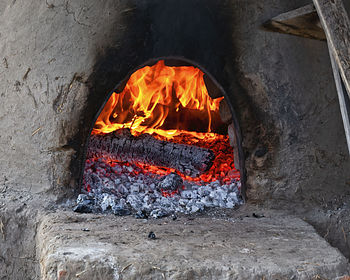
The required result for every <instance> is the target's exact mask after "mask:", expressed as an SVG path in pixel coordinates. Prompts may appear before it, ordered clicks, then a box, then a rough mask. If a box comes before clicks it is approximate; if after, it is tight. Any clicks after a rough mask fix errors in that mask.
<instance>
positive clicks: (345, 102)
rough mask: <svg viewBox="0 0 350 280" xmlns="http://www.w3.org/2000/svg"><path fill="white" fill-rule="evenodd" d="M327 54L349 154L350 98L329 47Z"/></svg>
mask: <svg viewBox="0 0 350 280" xmlns="http://www.w3.org/2000/svg"><path fill="white" fill-rule="evenodd" d="M329 56H330V58H331V63H332V68H333V75H334V81H335V85H336V88H337V93H338V99H339V105H340V112H341V115H342V118H343V123H344V130H345V136H346V141H347V143H348V149H349V154H350V118H349V116H350V114H349V113H350V99H349V97H348V96H347V94H346V93H345V86H344V83H343V81H342V79H341V77H340V75H339V68H338V66H337V64H336V63H335V60H334V57H333V54H332V52H331V50H330V49H329Z"/></svg>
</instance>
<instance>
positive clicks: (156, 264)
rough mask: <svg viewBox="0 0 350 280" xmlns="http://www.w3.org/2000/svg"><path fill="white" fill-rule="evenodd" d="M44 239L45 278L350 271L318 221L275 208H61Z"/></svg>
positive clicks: (320, 275) (317, 275)
mask: <svg viewBox="0 0 350 280" xmlns="http://www.w3.org/2000/svg"><path fill="white" fill-rule="evenodd" d="M254 216H255V217H254ZM150 232H153V233H154V234H155V237H156V238H155V239H150V238H149V236H151V234H150ZM38 240H40V244H38V245H39V252H40V253H39V254H40V260H41V262H40V265H41V277H42V279H61V280H63V279H73V278H75V277H79V279H89V280H91V279H141V278H142V279H249V280H253V279H259V280H260V279H275V280H276V279H281V280H282V279H305V280H306V279H307V280H309V279H340V277H342V276H344V275H346V274H347V273H348V272H349V270H348V269H349V267H348V262H347V260H346V259H345V258H344V257H343V256H342V255H341V254H340V253H339V251H338V250H336V249H334V248H332V247H330V246H329V245H328V244H327V242H325V241H324V240H323V239H322V238H320V237H319V236H318V235H317V234H316V233H315V231H314V229H313V228H312V227H311V226H309V225H307V224H306V223H305V222H303V221H302V220H301V219H299V218H295V217H292V216H287V215H283V216H282V215H278V214H277V213H271V212H270V213H269V214H267V213H265V217H261V216H259V215H258V214H253V217H252V216H250V217H240V216H239V215H238V214H237V215H236V216H231V217H230V218H228V217H226V218H224V217H218V218H214V217H200V216H198V217H192V218H191V219H188V218H185V217H179V218H178V219H177V220H175V221H174V220H172V219H162V220H151V221H147V220H146V221H144V220H136V221H135V220H134V219H129V218H124V217H118V218H117V217H113V216H101V215H91V214H81V215H76V214H73V213H71V212H62V211H59V212H57V213H53V214H49V215H46V217H44V218H43V220H42V223H41V225H40V229H39V233H38Z"/></svg>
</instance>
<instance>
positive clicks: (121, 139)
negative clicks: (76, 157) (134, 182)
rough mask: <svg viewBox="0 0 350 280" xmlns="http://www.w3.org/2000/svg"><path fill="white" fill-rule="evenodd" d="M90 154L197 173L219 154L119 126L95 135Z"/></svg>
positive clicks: (191, 173) (190, 173)
mask: <svg viewBox="0 0 350 280" xmlns="http://www.w3.org/2000/svg"><path fill="white" fill-rule="evenodd" d="M87 157H88V158H101V157H102V158H107V159H111V160H117V161H121V162H129V163H140V162H141V163H145V164H151V165H156V166H163V167H169V168H174V169H176V170H178V171H180V172H181V173H183V174H185V175H187V176H191V177H197V176H199V175H201V174H203V173H204V172H206V171H208V170H209V169H210V167H211V166H212V165H213V161H214V158H215V154H214V152H213V151H211V150H209V149H205V148H201V147H197V146H191V145H185V144H178V143H172V142H167V141H162V140H158V139H155V138H154V137H153V136H151V135H149V134H142V135H140V136H133V135H132V134H131V133H130V130H129V129H119V130H117V131H114V132H113V133H109V134H97V135H91V138H90V145H89V150H88V155H87Z"/></svg>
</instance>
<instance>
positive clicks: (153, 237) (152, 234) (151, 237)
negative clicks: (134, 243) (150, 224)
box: [148, 231, 157, 240]
mask: <svg viewBox="0 0 350 280" xmlns="http://www.w3.org/2000/svg"><path fill="white" fill-rule="evenodd" d="M148 238H149V239H153V240H154V239H156V238H157V237H156V235H155V234H154V232H153V231H150V233H149V234H148Z"/></svg>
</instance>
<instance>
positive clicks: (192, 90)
mask: <svg viewBox="0 0 350 280" xmlns="http://www.w3.org/2000/svg"><path fill="white" fill-rule="evenodd" d="M203 75H204V73H203V72H202V71H201V70H200V69H198V68H195V67H189V66H182V67H169V66H166V65H165V64H164V61H162V60H160V61H159V62H158V63H156V64H155V65H153V66H146V67H143V68H141V69H139V70H137V71H136V72H134V73H133V74H132V75H131V77H130V79H129V81H128V82H127V84H126V86H125V88H124V90H123V91H122V92H120V93H116V92H114V93H113V94H112V95H111V97H110V98H109V100H108V101H107V103H106V105H105V107H104V108H103V110H102V112H101V114H100V115H99V117H98V119H97V121H96V123H95V126H94V129H93V131H92V133H93V134H99V133H110V132H113V131H115V130H117V129H121V128H130V130H131V133H132V134H133V135H140V134H142V133H149V134H153V135H154V136H155V137H156V138H158V139H161V140H167V141H172V142H176V143H182V144H190V145H197V146H201V147H204V148H209V149H211V150H212V151H213V152H214V153H215V156H216V157H215V160H214V163H213V166H212V167H211V168H210V170H208V171H207V172H206V173H205V174H202V175H201V176H199V177H197V178H191V177H188V176H185V175H183V174H180V173H179V172H178V171H176V170H174V169H170V168H164V167H159V166H151V165H145V164H141V163H140V164H137V165H138V166H139V167H140V170H142V172H145V173H147V174H156V175H166V174H169V173H170V172H177V173H178V174H179V175H180V176H181V177H182V178H183V179H184V180H187V181H194V182H198V183H201V182H202V183H210V182H214V181H217V180H218V181H220V182H221V183H229V182H231V181H233V180H239V178H240V174H239V171H238V170H236V169H235V166H234V160H233V151H232V148H231V147H230V145H229V139H228V136H227V135H221V134H218V133H217V132H216V131H215V127H213V116H214V115H215V114H216V115H218V111H219V103H220V101H221V100H222V99H223V97H222V98H216V99H212V98H211V97H210V96H209V94H208V91H207V88H206V86H205V83H204V80H203ZM186 113H187V114H188V115H191V114H193V113H194V115H195V116H196V117H197V119H195V118H194V119H192V120H191V119H185V120H181V116H182V115H184V114H186ZM186 122H187V125H188V127H190V125H192V127H193V125H195V126H196V129H195V130H191V129H188V128H187V127H186ZM199 122H200V123H201V125H200V127H197V123H199ZM184 123H185V124H184ZM198 126H199V125H198ZM95 160H97V159H95ZM110 164H111V165H112V164H113V162H111V163H110ZM123 164H124V163H123ZM125 164H128V163H125ZM85 187H86V186H85ZM163 195H164V196H169V195H170V196H171V195H173V194H172V193H171V194H169V193H166V192H164V193H163Z"/></svg>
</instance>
